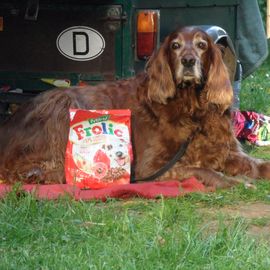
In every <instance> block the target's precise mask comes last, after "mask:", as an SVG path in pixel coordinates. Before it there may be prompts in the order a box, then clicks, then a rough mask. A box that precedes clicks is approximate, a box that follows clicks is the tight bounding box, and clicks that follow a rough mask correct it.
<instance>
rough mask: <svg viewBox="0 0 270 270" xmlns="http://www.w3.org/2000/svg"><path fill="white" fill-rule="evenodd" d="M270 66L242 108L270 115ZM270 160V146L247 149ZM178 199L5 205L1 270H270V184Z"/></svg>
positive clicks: (13, 199)
mask: <svg viewBox="0 0 270 270" xmlns="http://www.w3.org/2000/svg"><path fill="white" fill-rule="evenodd" d="M268 70H270V61H269V60H268V61H266V63H265V64H264V65H263V66H262V67H261V68H260V69H259V70H258V71H257V72H256V73H255V74H253V75H252V76H250V77H249V78H248V79H246V80H245V81H244V82H243V88H242V92H241V109H252V110H257V111H259V112H262V113H266V114H267V113H268V114H270V106H269V104H270V76H269V75H270V72H269V71H268ZM247 150H248V151H249V152H250V153H251V154H252V155H254V156H257V157H263V158H269V159H270V148H267V147H260V148H257V147H250V146H249V147H247ZM256 187H257V188H256V189H246V188H245V187H244V186H242V185H240V186H237V187H234V188H232V189H229V190H219V191H216V192H213V193H205V194H190V195H188V196H185V197H179V198H174V199H163V198H160V199H157V200H142V199H138V198H137V199H132V200H124V201H120V200H109V201H107V202H106V203H103V202H98V201H95V202H83V201H73V200H71V199H69V198H62V199H60V200H58V201H37V200H35V199H34V198H33V197H32V196H31V195H25V196H21V197H17V196H16V193H15V192H12V193H10V194H9V196H8V197H7V198H5V199H4V200H2V201H0V224H1V226H0V253H1V259H0V269H1V270H5V269H14V270H15V269H16V270H18V269H20V270H23V269H42V270H45V269H49V270H51V269H55V270H61V269H83V270H84V269H110V270H111V269H125V270H129V269H139V270H141V269H146V270H151V269H155V270H157V269H162V270H164V269H181V270H182V269H213V270H214V269H215V270H216V269H218V270H219V269H226V270H227V269H245V270H247V269H260V270H261V269H267V270H268V269H270V182H263V181H262V182H258V183H257V184H256Z"/></svg>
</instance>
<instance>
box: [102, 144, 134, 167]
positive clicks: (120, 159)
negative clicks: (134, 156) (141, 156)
mask: <svg viewBox="0 0 270 270" xmlns="http://www.w3.org/2000/svg"><path fill="white" fill-rule="evenodd" d="M102 150H103V151H104V152H105V153H106V155H107V156H108V157H109V159H110V160H111V166H112V167H125V166H129V162H130V158H129V153H128V147H127V144H126V143H125V142H124V141H122V140H111V142H110V143H109V144H103V145H102Z"/></svg>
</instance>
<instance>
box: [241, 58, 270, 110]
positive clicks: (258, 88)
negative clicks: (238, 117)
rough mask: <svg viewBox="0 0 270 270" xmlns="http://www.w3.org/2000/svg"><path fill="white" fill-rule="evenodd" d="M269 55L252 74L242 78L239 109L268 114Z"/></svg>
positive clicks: (269, 92) (269, 101) (269, 99)
mask: <svg viewBox="0 0 270 270" xmlns="http://www.w3.org/2000/svg"><path fill="white" fill-rule="evenodd" d="M269 104H270V56H268V59H267V60H266V61H265V62H264V64H263V65H262V66H261V67H260V68H259V69H258V70H257V71H256V72H255V73H253V74H252V75H250V76H249V77H248V78H246V79H245V80H243V82H242V88H241V92H240V109H241V110H247V111H257V112H259V113H264V114H266V115H270V106H269Z"/></svg>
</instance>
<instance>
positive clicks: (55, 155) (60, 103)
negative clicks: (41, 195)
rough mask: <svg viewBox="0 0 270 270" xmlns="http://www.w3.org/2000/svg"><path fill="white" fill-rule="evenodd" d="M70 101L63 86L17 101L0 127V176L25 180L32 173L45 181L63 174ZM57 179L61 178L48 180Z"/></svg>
mask: <svg viewBox="0 0 270 270" xmlns="http://www.w3.org/2000/svg"><path fill="white" fill-rule="evenodd" d="M71 103H72V100H71V97H70V96H69V95H68V93H67V90H51V91H48V92H46V93H44V94H40V95H39V96H37V97H36V98H34V99H32V100H31V101H30V102H28V103H27V104H23V105H21V107H20V108H19V109H18V111H17V112H16V113H15V114H14V115H13V116H12V117H11V118H10V119H9V120H8V121H7V122H5V123H4V124H3V126H2V127H0V173H1V174H2V177H3V178H6V179H4V180H7V182H13V181H18V180H20V179H23V180H24V181H25V178H27V177H30V178H33V174H34V177H36V175H35V174H37V177H40V179H41V180H44V181H47V182H48V179H49V178H50V179H51V178H52V177H56V178H59V177H60V178H63V176H64V173H63V172H64V157H65V148H66V143H67V139H68V129H69V108H70V106H71ZM59 180H60V181H62V180H63V179H51V180H50V181H52V182H56V181H59ZM33 181H36V179H35V180H33ZM29 182H31V181H29Z"/></svg>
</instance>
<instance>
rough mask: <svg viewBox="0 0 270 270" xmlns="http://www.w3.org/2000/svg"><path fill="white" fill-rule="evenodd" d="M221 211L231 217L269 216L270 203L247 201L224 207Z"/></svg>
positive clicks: (251, 217) (252, 217)
mask: <svg viewBox="0 0 270 270" xmlns="http://www.w3.org/2000/svg"><path fill="white" fill-rule="evenodd" d="M220 210H221V212H223V213H225V214H228V215H230V216H231V217H243V218H247V219H254V218H270V204H264V203H258V202H257V203H248V204H244V205H238V206H235V207H224V208H222V209H220Z"/></svg>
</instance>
